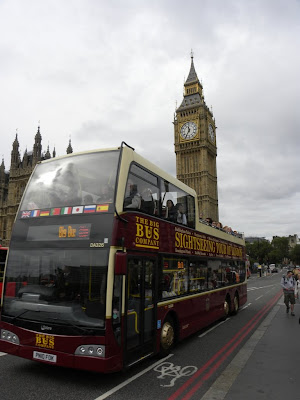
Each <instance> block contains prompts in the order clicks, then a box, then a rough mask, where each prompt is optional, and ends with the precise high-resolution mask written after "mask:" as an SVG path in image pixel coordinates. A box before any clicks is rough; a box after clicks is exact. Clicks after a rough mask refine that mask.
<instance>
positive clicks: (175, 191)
mask: <svg viewBox="0 0 300 400" xmlns="http://www.w3.org/2000/svg"><path fill="white" fill-rule="evenodd" d="M161 203H162V217H163V218H165V219H167V220H168V221H171V222H175V223H178V224H182V225H188V226H189V227H190V228H195V199H194V197H193V196H190V195H189V194H187V193H185V192H184V191H183V190H181V189H179V188H178V187H176V186H174V185H172V184H171V183H169V182H168V181H166V180H164V181H162V185H161Z"/></svg>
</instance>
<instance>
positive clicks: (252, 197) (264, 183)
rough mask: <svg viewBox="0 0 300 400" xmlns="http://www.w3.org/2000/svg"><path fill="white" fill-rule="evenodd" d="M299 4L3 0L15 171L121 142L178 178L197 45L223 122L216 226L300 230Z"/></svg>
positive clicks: (3, 124) (6, 113) (4, 133)
mask: <svg viewBox="0 0 300 400" xmlns="http://www.w3.org/2000/svg"><path fill="white" fill-rule="evenodd" d="M299 48H300V2H299V0H252V1H250V0H236V1H233V0H227V1H224V0H186V1H185V2H182V1H178V0H151V1H150V0H148V1H146V0H126V1H125V0H123V1H121V0H110V1H104V0H63V1H62V0H43V1H40V0H26V1H22V0H0V57H1V59H0V61H1V62H0V88H1V92H0V93H1V95H0V107H1V118H0V133H1V139H2V140H1V151H0V155H1V156H2V157H3V158H4V162H5V167H6V169H9V167H10V153H11V150H12V142H13V140H14V138H15V135H16V129H18V139H19V143H20V150H21V155H23V152H24V151H25V149H26V148H27V150H28V151H29V150H32V147H33V143H34V136H35V133H36V131H37V126H38V124H39V121H40V127H41V135H42V145H43V150H44V151H46V150H47V146H48V145H49V147H50V152H51V153H52V151H53V147H54V146H55V149H56V152H57V155H62V154H65V152H66V148H67V146H68V142H69V138H70V137H71V140H72V146H73V149H74V151H82V150H88V149H93V148H103V147H108V146H118V145H119V144H120V143H121V141H126V142H127V143H128V144H130V145H131V146H133V147H135V149H136V151H137V152H139V153H141V154H142V155H143V156H144V157H146V158H148V159H150V160H151V161H152V162H154V163H155V164H157V165H159V166H160V167H161V168H163V169H165V170H167V171H168V172H169V173H171V174H172V175H175V154H174V133H173V125H172V121H173V116H174V111H175V107H176V101H177V104H178V106H179V105H180V103H181V101H182V98H183V83H184V81H185V78H186V77H187V75H188V72H189V69H190V51H191V49H193V52H194V64H195V68H196V71H197V75H198V77H199V79H200V80H201V81H202V84H203V87H204V96H205V101H206V104H207V105H208V106H209V107H211V106H212V109H213V113H214V117H215V119H216V124H217V127H218V129H217V146H218V157H217V169H218V190H219V214H220V221H221V222H222V223H223V224H224V225H230V226H232V227H233V228H234V229H236V230H239V231H242V232H244V233H245V235H246V236H251V235H258V236H264V237H267V238H269V239H270V238H272V236H273V235H279V236H286V235H290V234H295V233H297V234H298V235H299V236H300V228H299V221H300V206H299V203H300V189H299V186H300V178H299V169H300V168H299V167H300V162H299V151H300V135H299V133H300V113H299V104H300V80H299V71H300V54H299Z"/></svg>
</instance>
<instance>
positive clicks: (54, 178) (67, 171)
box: [21, 151, 119, 210]
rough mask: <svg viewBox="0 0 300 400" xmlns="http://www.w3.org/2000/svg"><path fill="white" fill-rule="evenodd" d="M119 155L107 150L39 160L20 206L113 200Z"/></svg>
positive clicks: (26, 208) (67, 204) (62, 204)
mask: <svg viewBox="0 0 300 400" xmlns="http://www.w3.org/2000/svg"><path fill="white" fill-rule="evenodd" d="M118 157H119V151H107V152H97V153H92V154H91V153H89V154H82V155H75V156H70V157H66V158H61V159H57V160H56V159H53V160H51V161H49V162H45V163H41V164H38V165H37V167H36V169H35V171H34V173H33V175H32V178H31V181H30V184H29V186H28V189H27V191H26V193H25V196H24V199H23V201H22V204H21V210H36V209H43V208H49V207H69V206H78V205H84V204H94V203H106V202H108V203H111V202H113V197H114V188H115V181H116V173H117V165H118Z"/></svg>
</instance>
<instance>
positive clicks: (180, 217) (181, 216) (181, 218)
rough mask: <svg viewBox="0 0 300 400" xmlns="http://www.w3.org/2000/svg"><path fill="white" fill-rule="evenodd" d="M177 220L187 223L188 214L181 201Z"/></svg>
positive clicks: (178, 205) (178, 206) (180, 222)
mask: <svg viewBox="0 0 300 400" xmlns="http://www.w3.org/2000/svg"><path fill="white" fill-rule="evenodd" d="M177 222H178V223H179V224H183V225H187V219H186V215H185V213H184V209H183V205H182V204H181V203H178V204H177Z"/></svg>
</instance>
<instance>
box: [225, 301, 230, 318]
mask: <svg viewBox="0 0 300 400" xmlns="http://www.w3.org/2000/svg"><path fill="white" fill-rule="evenodd" d="M229 314H230V300H229V299H228V297H226V299H225V301H224V319H226V318H227V317H228V316H229Z"/></svg>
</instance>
